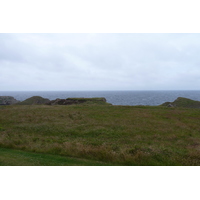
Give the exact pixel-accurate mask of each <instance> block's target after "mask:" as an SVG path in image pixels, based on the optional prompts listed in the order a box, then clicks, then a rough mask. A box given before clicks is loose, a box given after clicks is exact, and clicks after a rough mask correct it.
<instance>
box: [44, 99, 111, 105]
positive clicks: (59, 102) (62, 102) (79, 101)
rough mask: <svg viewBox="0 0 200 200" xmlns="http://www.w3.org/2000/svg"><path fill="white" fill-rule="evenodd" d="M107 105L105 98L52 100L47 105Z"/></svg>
mask: <svg viewBox="0 0 200 200" xmlns="http://www.w3.org/2000/svg"><path fill="white" fill-rule="evenodd" d="M83 103H87V104H107V103H106V99H105V98H103V97H102V98H68V99H56V100H52V101H50V102H48V103H46V104H47V105H74V104H83Z"/></svg>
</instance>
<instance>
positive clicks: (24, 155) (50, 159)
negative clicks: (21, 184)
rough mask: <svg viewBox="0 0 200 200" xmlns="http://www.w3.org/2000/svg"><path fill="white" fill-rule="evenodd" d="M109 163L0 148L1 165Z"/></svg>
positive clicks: (87, 164) (102, 164)
mask: <svg viewBox="0 0 200 200" xmlns="http://www.w3.org/2000/svg"><path fill="white" fill-rule="evenodd" d="M107 165H109V164H108V163H105V162H98V161H92V160H87V159H80V158H72V157H66V156H59V155H50V154H43V153H33V152H26V151H22V150H15V149H8V148H0V166H107Z"/></svg>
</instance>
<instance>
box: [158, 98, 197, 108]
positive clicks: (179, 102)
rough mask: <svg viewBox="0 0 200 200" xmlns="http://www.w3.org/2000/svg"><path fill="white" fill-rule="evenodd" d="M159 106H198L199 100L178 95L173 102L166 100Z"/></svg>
mask: <svg viewBox="0 0 200 200" xmlns="http://www.w3.org/2000/svg"><path fill="white" fill-rule="evenodd" d="M161 106H167V107H184V108H200V101H194V100H191V99H188V98H183V97H178V98H177V99H176V100H175V101H174V102H166V103H164V104H162V105H161Z"/></svg>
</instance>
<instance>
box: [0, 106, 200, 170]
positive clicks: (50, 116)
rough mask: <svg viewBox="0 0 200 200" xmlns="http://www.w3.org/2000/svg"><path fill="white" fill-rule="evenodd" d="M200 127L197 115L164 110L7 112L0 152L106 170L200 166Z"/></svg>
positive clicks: (2, 117) (1, 115)
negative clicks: (106, 167)
mask: <svg viewBox="0 0 200 200" xmlns="http://www.w3.org/2000/svg"><path fill="white" fill-rule="evenodd" d="M199 121H200V110H199V109H187V108H165V107H161V106H156V107H153V106H152V107H151V106H109V105H108V106H107V105H104V106H103V105H71V106H59V105H57V106H48V105H31V106H28V105H12V106H3V107H0V147H1V148H6V149H14V150H21V151H23V152H29V154H30V152H33V153H40V154H41V155H48V156H50V155H51V156H56V157H57V156H61V157H62V158H63V157H65V158H66V157H71V158H72V157H73V158H74V159H86V160H87V162H88V161H91V162H95V161H97V162H102V163H106V165H107V164H108V165H139V166H140V165H145V166H150V165H200V152H199V151H200V134H199V133H200V123H199ZM9 157H10V156H8V158H9ZM55 160H56V159H55ZM56 162H57V161H55V165H56ZM19 163H20V161H19ZM19 165H20V164H19ZM40 165H42V164H40ZM46 165H49V164H46ZM57 165H60V164H59V161H58V164H57ZM80 165H81V164H80Z"/></svg>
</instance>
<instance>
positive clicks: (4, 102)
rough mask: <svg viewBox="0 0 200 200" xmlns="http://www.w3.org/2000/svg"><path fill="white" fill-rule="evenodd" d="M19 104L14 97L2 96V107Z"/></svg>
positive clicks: (0, 101) (0, 97)
mask: <svg viewBox="0 0 200 200" xmlns="http://www.w3.org/2000/svg"><path fill="white" fill-rule="evenodd" d="M19 102H20V101H18V100H16V99H15V98H14V97H12V96H0V105H12V104H16V103H19Z"/></svg>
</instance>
